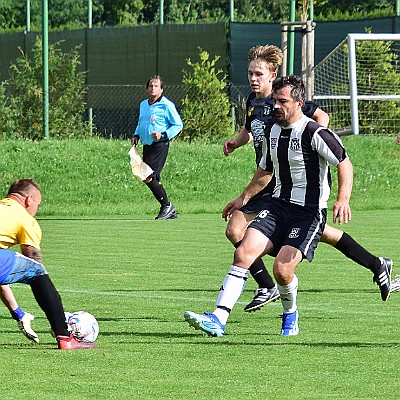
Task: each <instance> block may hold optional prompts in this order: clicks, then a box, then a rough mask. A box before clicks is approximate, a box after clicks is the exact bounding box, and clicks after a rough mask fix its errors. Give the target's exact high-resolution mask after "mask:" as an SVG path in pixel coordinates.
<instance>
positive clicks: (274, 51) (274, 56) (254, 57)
mask: <svg viewBox="0 0 400 400" xmlns="http://www.w3.org/2000/svg"><path fill="white" fill-rule="evenodd" d="M282 59H283V54H282V50H281V49H280V48H279V47H277V46H274V45H272V44H267V45H265V46H255V47H252V48H251V49H250V50H249V55H248V60H249V64H250V62H251V61H264V62H265V63H266V64H267V65H268V68H269V70H270V71H271V72H276V71H277V70H278V68H279V66H280V65H281V64H282Z"/></svg>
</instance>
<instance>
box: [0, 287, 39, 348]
mask: <svg viewBox="0 0 400 400" xmlns="http://www.w3.org/2000/svg"><path fill="white" fill-rule="evenodd" d="M0 298H1V300H2V302H3V303H4V305H5V306H6V307H7V308H8V310H9V311H10V314H11V316H12V317H13V318H14V319H15V320H16V321H17V324H18V328H19V329H20V330H21V332H22V333H23V334H24V335H25V336H26V337H27V338H28V339H29V340H32V342H35V343H39V337H38V335H37V333H36V332H35V331H34V330H33V329H32V327H31V321H33V319H34V318H35V317H34V316H33V315H32V314H29V313H27V312H24V311H22V310H21V308H20V306H19V305H18V303H17V300H16V299H15V297H14V294H13V292H12V290H11V288H10V286H9V285H0Z"/></svg>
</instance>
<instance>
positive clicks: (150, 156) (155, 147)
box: [143, 140, 170, 181]
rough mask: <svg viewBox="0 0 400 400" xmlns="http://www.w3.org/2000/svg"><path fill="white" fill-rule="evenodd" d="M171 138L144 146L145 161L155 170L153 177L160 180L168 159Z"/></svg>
mask: <svg viewBox="0 0 400 400" xmlns="http://www.w3.org/2000/svg"><path fill="white" fill-rule="evenodd" d="M169 142H170V141H169V140H161V141H158V142H154V143H153V144H146V145H144V146H143V161H144V162H145V163H146V164H147V165H148V166H149V167H150V168H151V169H152V170H153V171H154V173H153V174H152V176H153V179H155V180H156V181H160V177H161V171H162V169H163V168H164V165H165V162H166V161H167V156H168V150H169Z"/></svg>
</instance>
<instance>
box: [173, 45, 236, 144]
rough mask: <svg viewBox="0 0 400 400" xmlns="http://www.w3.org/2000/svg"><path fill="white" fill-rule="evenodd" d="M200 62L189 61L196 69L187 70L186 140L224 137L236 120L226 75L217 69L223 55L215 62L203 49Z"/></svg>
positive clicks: (184, 115)
mask: <svg viewBox="0 0 400 400" xmlns="http://www.w3.org/2000/svg"><path fill="white" fill-rule="evenodd" d="M199 56H200V61H199V62H197V63H194V62H192V61H191V60H190V58H189V59H188V60H187V64H188V65H189V66H190V67H192V69H193V70H192V71H191V72H188V71H183V80H182V82H183V83H184V84H185V85H186V96H185V97H184V99H183V100H182V106H183V108H182V119H183V122H184V128H183V132H182V134H181V135H180V137H181V138H183V139H184V140H188V141H192V140H195V139H198V138H201V139H211V140H215V139H220V138H225V137H227V136H228V135H229V134H230V133H231V132H232V126H231V124H232V120H231V118H230V116H229V111H230V102H229V97H228V95H227V93H226V75H223V76H222V77H220V75H221V74H222V70H221V69H219V70H216V69H215V64H216V62H217V61H218V60H219V58H220V57H219V56H215V57H214V59H213V60H212V61H210V60H209V58H210V56H209V54H208V53H207V52H206V51H203V50H202V49H199Z"/></svg>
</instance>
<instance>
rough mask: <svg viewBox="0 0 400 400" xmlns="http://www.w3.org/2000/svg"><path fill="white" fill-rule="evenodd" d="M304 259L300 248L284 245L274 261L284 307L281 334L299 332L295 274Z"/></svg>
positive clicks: (293, 334) (292, 334)
mask: <svg viewBox="0 0 400 400" xmlns="http://www.w3.org/2000/svg"><path fill="white" fill-rule="evenodd" d="M302 259H303V255H302V253H301V251H300V250H298V249H296V248H294V247H292V246H283V247H282V248H281V250H280V251H279V253H278V254H277V256H276V258H275V262H274V276H275V279H276V282H277V286H278V290H279V294H280V299H281V303H282V307H283V313H282V328H281V335H283V336H295V335H297V334H298V333H299V325H298V312H297V289H298V279H297V276H296V275H295V273H294V272H295V269H296V267H297V265H298V264H299V263H300V262H301V260H302Z"/></svg>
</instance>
